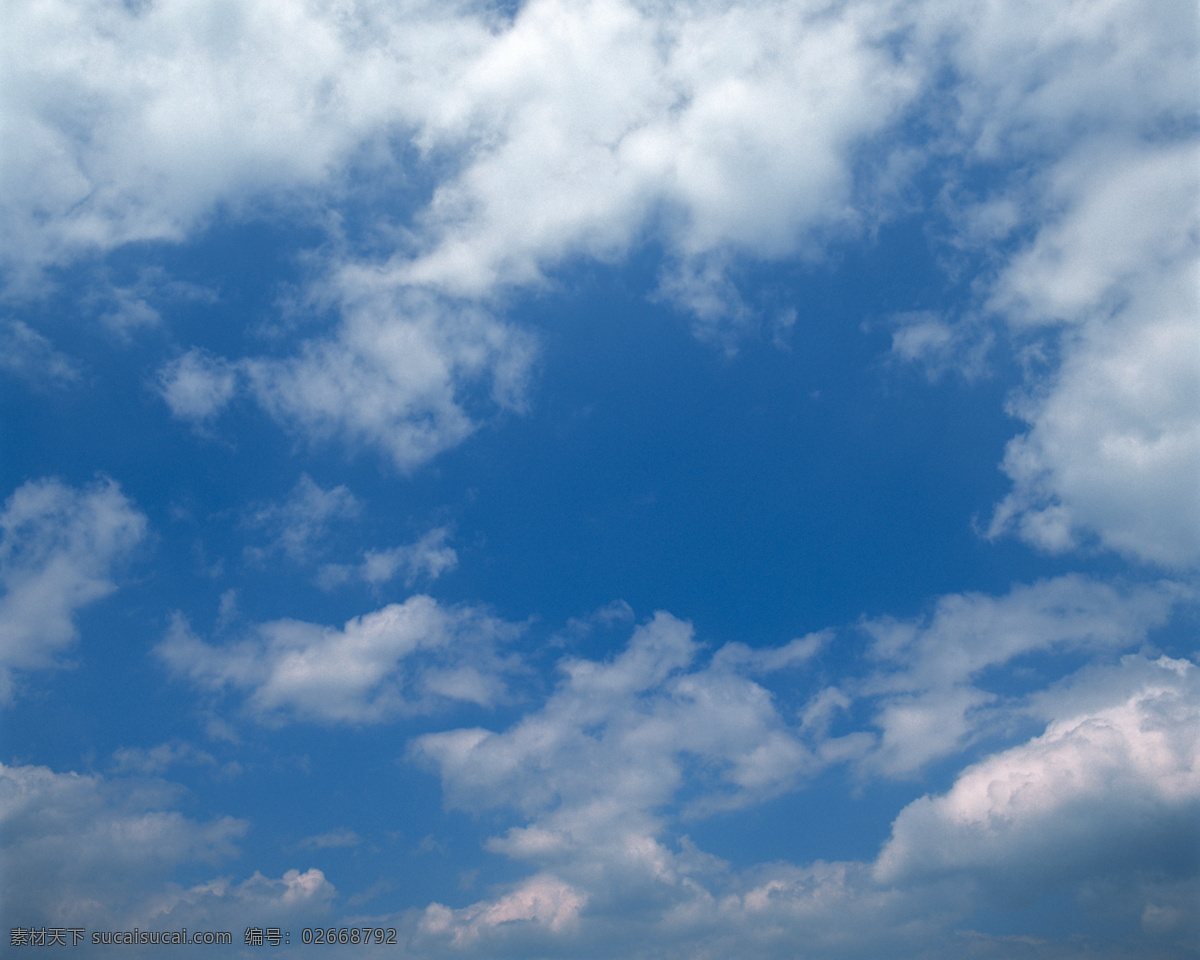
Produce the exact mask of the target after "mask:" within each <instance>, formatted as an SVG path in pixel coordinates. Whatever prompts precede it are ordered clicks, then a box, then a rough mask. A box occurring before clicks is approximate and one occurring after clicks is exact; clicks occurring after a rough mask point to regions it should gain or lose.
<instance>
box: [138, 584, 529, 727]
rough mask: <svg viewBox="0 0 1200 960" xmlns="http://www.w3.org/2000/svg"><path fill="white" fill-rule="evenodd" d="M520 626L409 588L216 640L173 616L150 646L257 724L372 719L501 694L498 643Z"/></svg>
mask: <svg viewBox="0 0 1200 960" xmlns="http://www.w3.org/2000/svg"><path fill="white" fill-rule="evenodd" d="M517 632H518V628H517V627H515V626H513V625H512V624H507V623H503V622H501V621H499V620H496V619H494V618H492V617H489V616H486V615H485V614H483V613H481V612H479V611H477V610H472V609H470V608H457V609H448V608H445V607H442V606H439V605H438V603H437V602H436V601H435V600H433V599H431V598H429V597H426V596H415V597H410V598H409V599H408V600H406V601H405V602H404V603H403V604H395V603H394V604H390V605H389V606H386V607H384V608H383V609H382V610H377V611H375V612H374V613H369V614H365V615H364V616H361V617H355V618H354V619H353V620H349V621H347V622H346V624H345V626H344V627H342V629H340V630H339V629H336V628H333V627H323V626H320V625H319V624H314V623H304V622H301V621H298V620H276V621H273V622H270V623H264V624H259V625H258V626H256V627H254V628H252V629H251V630H250V635H249V636H247V637H246V638H245V639H242V640H239V641H236V642H232V643H227V644H225V645H222V646H216V645H212V644H209V643H206V642H204V641H203V640H201V639H200V638H198V637H196V636H195V635H194V634H193V633H192V632H191V631H190V630H189V629H188V627H187V624H186V623H185V622H184V621H183V620H182V619H181V618H178V617H177V618H176V620H175V623H174V625H173V626H172V628H171V630H170V632H169V633H168V635H167V637H166V639H164V640H163V641H162V642H161V643H160V644H159V645H158V646H157V647H156V648H155V652H156V654H157V655H158V657H159V658H160V659H161V660H162V661H163V662H164V663H165V664H166V665H167V667H168V668H169V669H170V670H171V672H172V673H174V674H175V675H176V676H178V677H182V678H186V679H188V680H191V681H192V682H193V683H195V684H196V685H198V686H200V687H201V688H204V689H207V690H210V691H213V692H221V691H225V690H227V689H228V690H232V691H236V692H237V693H239V694H241V695H244V696H245V698H246V708H247V709H248V710H249V712H250V713H251V714H252V715H253V716H255V717H257V718H258V719H260V720H262V721H264V722H269V723H274V722H280V721H281V720H283V719H286V718H298V719H308V720H317V721H323V722H328V723H377V722H380V721H383V720H386V719H389V718H392V717H394V716H396V715H398V714H406V713H413V712H419V711H425V710H429V709H432V708H433V707H435V706H437V705H438V704H444V703H447V702H453V701H458V702H465V703H475V704H481V705H491V704H494V703H496V702H498V701H500V700H502V699H504V698H505V696H506V691H507V677H508V676H509V675H510V674H511V673H512V672H513V671H514V670H516V669H517V664H516V662H515V661H514V660H513V659H512V658H511V657H505V656H503V655H502V654H501V653H499V652H498V650H497V644H498V642H499V641H502V640H506V639H510V638H511V637H513V636H514V635H515V634H516V633H517Z"/></svg>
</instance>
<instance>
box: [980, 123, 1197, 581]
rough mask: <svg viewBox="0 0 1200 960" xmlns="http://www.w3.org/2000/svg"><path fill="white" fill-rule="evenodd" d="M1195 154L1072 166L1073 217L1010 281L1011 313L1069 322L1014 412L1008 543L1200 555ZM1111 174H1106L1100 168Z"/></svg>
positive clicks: (1181, 151)
mask: <svg viewBox="0 0 1200 960" xmlns="http://www.w3.org/2000/svg"><path fill="white" fill-rule="evenodd" d="M1198 164H1200V159H1198V154H1197V152H1196V150H1195V149H1193V148H1192V147H1190V146H1188V147H1180V146H1174V145H1167V146H1164V147H1158V148H1153V149H1149V148H1148V149H1145V150H1143V151H1140V152H1139V153H1137V154H1134V155H1132V156H1125V157H1120V158H1118V159H1117V160H1114V161H1111V162H1109V163H1097V162H1095V161H1092V162H1088V163H1084V162H1082V161H1076V162H1074V163H1072V164H1070V165H1067V164H1064V165H1063V169H1060V170H1059V171H1058V177H1057V180H1058V182H1057V183H1056V184H1055V190H1054V194H1055V196H1056V199H1059V200H1060V202H1061V203H1062V204H1063V205H1064V206H1065V207H1066V208H1067V211H1068V212H1067V213H1066V215H1065V216H1063V217H1062V218H1061V219H1060V220H1059V221H1057V222H1056V223H1054V224H1052V225H1051V226H1048V227H1046V228H1044V229H1043V230H1042V231H1041V232H1040V233H1039V234H1038V237H1037V239H1036V240H1035V241H1034V243H1033V244H1032V246H1031V247H1029V248H1028V249H1027V250H1025V251H1024V252H1023V253H1022V254H1021V255H1020V256H1018V257H1016V258H1015V259H1014V260H1013V262H1012V264H1011V265H1010V266H1009V268H1008V269H1007V270H1006V272H1005V273H1004V274H1003V275H1002V277H1001V279H1000V282H999V284H998V288H997V291H996V293H995V295H994V298H995V304H996V306H997V308H999V309H1003V310H1004V311H1005V313H1006V315H1007V316H1009V317H1010V321H1011V322H1013V323H1015V324H1019V325H1020V326H1022V327H1031V326H1033V325H1038V326H1044V325H1046V324H1065V325H1067V329H1066V330H1065V331H1063V332H1062V334H1061V350H1062V352H1063V360H1062V363H1061V365H1060V366H1059V368H1058V369H1057V370H1056V371H1054V372H1052V373H1051V374H1050V375H1049V377H1048V386H1049V389H1047V384H1045V383H1042V382H1039V383H1037V384H1036V386H1035V387H1034V389H1033V390H1031V391H1029V393H1028V394H1027V395H1024V396H1022V397H1019V398H1018V400H1017V402H1016V403H1015V405H1014V412H1016V413H1018V414H1019V415H1020V416H1021V417H1022V418H1023V419H1025V420H1027V421H1028V422H1029V423H1030V425H1031V429H1030V430H1029V432H1028V433H1026V434H1024V435H1022V436H1020V437H1017V438H1016V439H1014V440H1013V441H1012V442H1011V443H1010V444H1009V446H1008V449H1007V451H1006V453H1005V458H1004V469H1005V472H1007V473H1008V474H1009V476H1011V477H1012V478H1013V481H1014V489H1013V492H1012V494H1010V495H1009V497H1008V498H1007V499H1006V500H1005V501H1004V503H1003V504H1001V506H1000V507H999V509H998V510H997V512H996V515H995V518H994V520H993V523H992V532H993V534H995V533H997V532H1000V531H1002V530H1004V529H1005V528H1007V527H1014V528H1015V529H1016V530H1017V531H1018V532H1019V533H1020V535H1021V536H1022V537H1024V538H1025V539H1027V540H1029V541H1031V542H1033V543H1035V544H1037V545H1038V546H1041V547H1044V548H1046V549H1049V550H1053V551H1062V550H1065V549H1068V548H1071V547H1074V546H1075V545H1076V544H1077V543H1078V542H1079V540H1080V537H1081V534H1091V535H1093V536H1095V537H1097V538H1098V539H1099V542H1100V543H1101V544H1102V545H1104V546H1105V547H1108V548H1110V549H1114V550H1118V551H1120V552H1122V553H1125V554H1127V555H1129V556H1132V557H1135V558H1138V559H1141V560H1144V561H1150V562H1153V563H1158V564H1162V565H1166V566H1173V567H1181V566H1189V565H1191V564H1194V563H1195V562H1196V560H1197V559H1198V558H1200V520H1198V519H1197V518H1200V483H1197V482H1196V477H1197V476H1200V415H1198V414H1197V411H1198V410H1200V334H1197V332H1196V317H1197V316H1200V292H1198V291H1200V218H1197V216H1196V215H1195V208H1196V199H1197V197H1200V176H1198V175H1197V173H1196V170H1197V166H1198ZM1097 167H1099V169H1096V168H1097Z"/></svg>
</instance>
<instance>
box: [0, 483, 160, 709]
mask: <svg viewBox="0 0 1200 960" xmlns="http://www.w3.org/2000/svg"><path fill="white" fill-rule="evenodd" d="M0 533H2V534H3V538H2V539H0V584H2V585H3V587H4V594H3V596H0V701H4V700H9V699H11V698H12V695H13V675H12V674H13V671H14V670H32V669H37V668H44V667H49V666H53V665H54V664H55V662H56V661H55V654H57V653H59V652H60V651H62V650H64V649H65V648H67V647H69V646H70V644H71V643H72V642H73V641H74V640H75V639H76V638H77V636H78V631H77V630H76V627H75V623H74V616H75V613H76V611H77V610H78V609H79V608H80V607H83V606H86V605H87V604H89V603H92V602H94V601H95V600H98V599H100V598H101V597H103V596H106V595H107V594H109V593H112V591H113V590H115V589H116V584H115V583H114V582H113V579H112V577H113V573H114V568H115V567H116V566H117V565H118V564H119V563H120V562H121V561H123V560H125V559H126V558H127V557H128V556H129V554H130V552H131V551H132V550H133V549H134V547H136V546H137V544H138V543H139V542H140V541H141V540H142V538H143V537H144V536H145V533H146V518H145V516H143V515H142V514H141V513H139V512H138V511H137V510H136V509H135V508H134V506H133V504H132V503H130V502H129V500H128V499H127V498H126V497H125V496H124V494H122V493H121V491H120V488H119V487H118V486H117V485H116V483H114V482H113V481H111V480H102V481H99V482H97V483H95V484H93V485H92V486H91V487H88V488H84V489H76V488H73V487H68V486H66V485H65V484H62V483H60V482H59V481H57V480H31V481H30V482H28V483H26V484H24V485H23V486H21V487H19V488H18V489H17V490H16V492H15V493H13V495H12V496H11V497H9V498H8V500H7V501H6V502H5V504H4V511H3V512H2V513H0Z"/></svg>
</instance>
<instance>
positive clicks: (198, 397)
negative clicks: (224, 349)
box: [158, 349, 237, 421]
mask: <svg viewBox="0 0 1200 960" xmlns="http://www.w3.org/2000/svg"><path fill="white" fill-rule="evenodd" d="M158 386H159V391H160V392H161V394H162V398H163V399H164V400H165V401H166V402H167V406H168V407H170V408H171V415H172V416H174V417H176V418H178V419H180V420H194V421H204V420H208V419H210V418H212V417H213V416H215V415H216V414H217V413H219V412H220V411H221V409H222V408H223V407H224V406H225V405H226V404H227V403H229V401H230V400H232V399H233V395H234V392H235V391H236V389H237V370H236V369H235V368H234V367H233V366H232V365H231V364H229V363H228V362H227V361H225V360H221V359H220V358H217V357H211V356H209V355H208V354H207V353H205V352H204V351H203V350H195V349H193V350H189V351H188V352H187V353H185V354H183V356H181V357H179V358H178V359H176V360H172V361H171V362H170V363H168V364H167V365H166V366H164V367H163V368H162V369H161V370H159V371H158Z"/></svg>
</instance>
